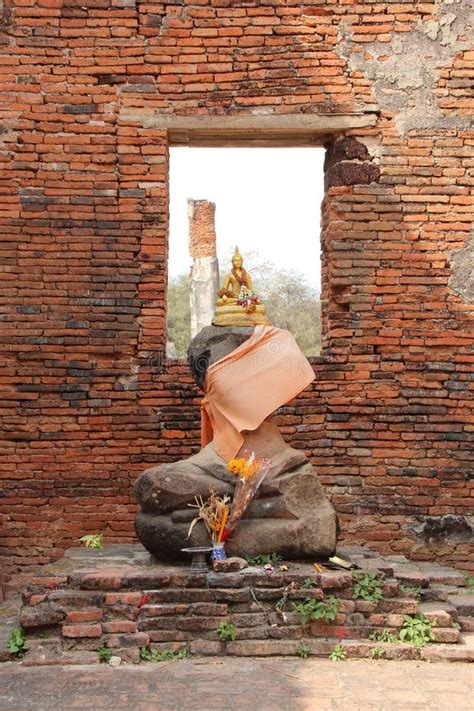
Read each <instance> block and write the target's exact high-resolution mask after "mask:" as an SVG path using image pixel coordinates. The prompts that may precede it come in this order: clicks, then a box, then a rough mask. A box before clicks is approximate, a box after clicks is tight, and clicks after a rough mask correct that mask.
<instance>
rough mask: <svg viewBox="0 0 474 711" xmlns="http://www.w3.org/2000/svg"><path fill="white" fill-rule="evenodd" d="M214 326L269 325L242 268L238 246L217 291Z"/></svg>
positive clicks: (262, 306)
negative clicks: (229, 268) (230, 266)
mask: <svg viewBox="0 0 474 711" xmlns="http://www.w3.org/2000/svg"><path fill="white" fill-rule="evenodd" d="M217 297H218V298H217V301H216V308H215V311H214V318H213V319H212V323H213V324H214V326H256V325H257V324H262V325H264V326H269V325H270V321H269V319H268V317H267V316H266V314H265V306H264V305H263V304H262V303H261V302H260V299H259V297H258V296H257V294H255V293H254V291H253V286H252V280H251V278H250V274H249V273H248V272H247V271H246V270H245V269H244V266H243V259H242V255H241V254H240V252H239V249H238V247H236V248H235V252H234V256H233V257H232V270H231V271H230V272H229V274H227V276H226V278H225V280H224V285H223V287H222V289H221V290H220V291H218V293H217Z"/></svg>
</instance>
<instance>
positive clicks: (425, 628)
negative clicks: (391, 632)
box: [399, 613, 436, 649]
mask: <svg viewBox="0 0 474 711" xmlns="http://www.w3.org/2000/svg"><path fill="white" fill-rule="evenodd" d="M404 620H405V621H404V623H403V626H402V629H401V630H400V635H399V638H400V641H401V642H409V643H410V644H413V646H414V647H417V648H418V649H421V648H422V647H424V646H425V644H426V643H427V642H434V641H435V639H436V635H435V633H434V632H433V627H434V626H435V624H436V620H428V619H427V618H426V617H425V616H424V615H422V614H421V613H419V614H417V615H405V617H404Z"/></svg>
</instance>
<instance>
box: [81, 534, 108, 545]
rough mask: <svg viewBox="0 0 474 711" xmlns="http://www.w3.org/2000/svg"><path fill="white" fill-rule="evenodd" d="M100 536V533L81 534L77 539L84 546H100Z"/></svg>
mask: <svg viewBox="0 0 474 711" xmlns="http://www.w3.org/2000/svg"><path fill="white" fill-rule="evenodd" d="M102 538H103V536H102V534H100V533H94V534H92V533H91V534H88V535H87V536H82V538H79V540H80V541H81V543H83V544H84V545H85V547H86V548H102Z"/></svg>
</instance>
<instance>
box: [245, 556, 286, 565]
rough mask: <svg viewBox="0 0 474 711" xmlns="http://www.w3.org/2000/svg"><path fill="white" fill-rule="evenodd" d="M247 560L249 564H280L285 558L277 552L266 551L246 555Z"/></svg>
mask: <svg viewBox="0 0 474 711" xmlns="http://www.w3.org/2000/svg"><path fill="white" fill-rule="evenodd" d="M245 560H246V561H247V563H248V564H249V565H278V564H279V563H281V562H282V561H283V558H282V557H281V556H279V555H278V554H277V553H265V554H261V555H256V556H253V557H252V556H245Z"/></svg>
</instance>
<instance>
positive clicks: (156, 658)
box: [140, 647, 191, 662]
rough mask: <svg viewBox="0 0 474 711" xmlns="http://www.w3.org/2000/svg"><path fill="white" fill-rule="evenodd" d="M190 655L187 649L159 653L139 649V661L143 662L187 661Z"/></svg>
mask: <svg viewBox="0 0 474 711" xmlns="http://www.w3.org/2000/svg"><path fill="white" fill-rule="evenodd" d="M189 657H191V653H190V652H188V650H187V649H163V650H162V651H161V652H160V651H158V649H150V648H149V647H141V648H140V659H143V661H145V662H169V661H172V660H173V659H188V658H189Z"/></svg>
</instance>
